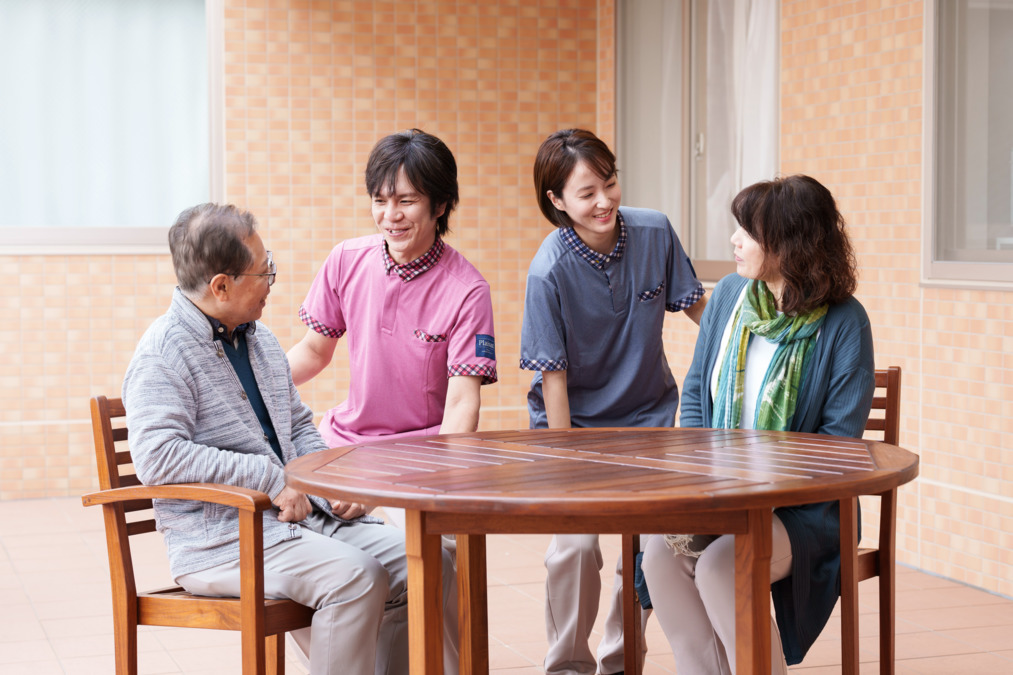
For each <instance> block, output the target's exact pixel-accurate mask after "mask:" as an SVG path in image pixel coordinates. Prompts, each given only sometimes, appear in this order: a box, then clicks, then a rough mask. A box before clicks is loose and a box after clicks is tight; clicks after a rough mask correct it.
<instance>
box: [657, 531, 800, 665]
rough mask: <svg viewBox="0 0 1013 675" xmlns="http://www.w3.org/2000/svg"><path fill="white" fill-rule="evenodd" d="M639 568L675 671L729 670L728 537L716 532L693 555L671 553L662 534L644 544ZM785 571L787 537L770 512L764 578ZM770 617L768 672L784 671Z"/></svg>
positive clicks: (731, 549) (731, 548) (731, 542)
mask: <svg viewBox="0 0 1013 675" xmlns="http://www.w3.org/2000/svg"><path fill="white" fill-rule="evenodd" d="M643 570H644V578H645V579H646V581H647V588H648V591H649V592H650V595H651V604H652V605H653V606H654V613H655V614H656V615H657V616H658V621H659V622H660V623H661V629H662V630H663V631H664V632H665V637H666V638H668V643H669V644H670V645H671V646H672V654H673V655H674V656H675V667H676V670H677V671H678V672H679V675H734V673H735V539H734V537H733V536H732V535H725V536H722V537H718V538H717V539H716V540H715V541H714V542H713V543H711V545H710V546H708V547H707V548H706V549H705V550H704V552H703V554H702V555H701V556H700V557H699V558H694V557H689V556H684V555H676V554H674V553H673V551H672V549H671V548H669V547H668V545H667V544H666V543H665V538H664V537H654V538H652V539H651V541H649V542H648V543H647V545H646V547H645V549H644V561H643ZM790 573H791V542H790V541H789V540H788V533H787V531H785V529H784V525H783V524H782V523H781V520H780V519H779V518H778V517H777V516H774V518H773V553H772V555H771V558H770V581H771V583H773V582H775V581H780V580H781V579H784V578H785V577H787V576H788V575H789V574H790ZM770 623H771V630H770V652H771V667H770V672H771V673H773V674H774V675H779V674H786V673H787V672H788V666H787V664H786V663H785V659H784V651H783V649H782V648H781V637H780V635H779V633H778V630H777V625H776V624H775V623H774V619H773V617H772V618H771V622H770Z"/></svg>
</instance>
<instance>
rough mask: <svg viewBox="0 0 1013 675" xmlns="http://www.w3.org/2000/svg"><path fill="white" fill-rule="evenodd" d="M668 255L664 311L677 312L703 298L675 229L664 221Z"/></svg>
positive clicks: (701, 288)
mask: <svg viewBox="0 0 1013 675" xmlns="http://www.w3.org/2000/svg"><path fill="white" fill-rule="evenodd" d="M665 223H666V224H667V225H668V236H669V239H670V241H669V246H670V253H669V258H668V289H667V295H666V296H665V309H666V310H668V311H669V312H679V311H682V310H684V309H687V308H689V307H692V306H693V305H695V304H696V302H697V300H699V299H700V298H702V297H703V295H704V290H703V284H701V283H700V281H699V280H698V279H697V278H696V270H694V269H693V263H692V262H690V259H689V256H688V255H686V251H685V250H684V249H683V248H682V242H681V241H679V236H678V235H677V234H676V233H675V228H673V227H672V224H671V223H670V222H668V220H667V219H666V221H665Z"/></svg>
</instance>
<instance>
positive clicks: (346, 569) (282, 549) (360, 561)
mask: <svg viewBox="0 0 1013 675" xmlns="http://www.w3.org/2000/svg"><path fill="white" fill-rule="evenodd" d="M300 530H301V536H300V537H299V538H296V539H291V540H288V541H284V542H282V543H280V544H278V545H276V546H271V547H270V548H267V549H264V594H265V595H266V596H267V597H271V598H291V599H292V600H295V601H296V602H299V603H301V604H304V605H307V606H309V607H313V608H315V609H316V613H315V614H314V615H313V624H312V626H311V627H310V628H304V629H301V630H298V631H293V632H292V633H291V634H290V637H291V638H292V640H290V641H289V644H293V643H294V646H296V647H297V650H296V654H297V656H299V657H300V659H301V660H303V662H304V663H305V662H306V655H307V654H308V657H309V658H308V661H309V665H310V672H311V673H312V675H338V674H342V675H344V674H346V673H347V674H353V675H394V674H397V675H401V674H407V673H408V568H407V562H406V560H405V544H404V534H403V533H401V532H399V531H398V530H396V529H395V528H392V527H389V526H387V525H375V524H364V523H356V524H351V525H343V526H341V527H338V526H337V521H335V520H334V519H332V518H329V517H327V516H324V515H322V514H320V513H317V512H314V513H312V514H311V515H310V517H309V518H307V519H306V520H304V521H303V522H302V523H300ZM176 581H177V583H179V584H180V585H181V586H183V588H185V589H186V590H187V591H189V592H191V593H195V594H199V595H212V596H238V595H239V561H238V560H237V561H235V562H231V563H227V564H225V565H219V566H218V567H213V568H211V569H208V570H202V571H200V572H194V573H192V574H186V575H183V576H181V577H180V578H179V579H177V580H176ZM443 603H444V636H445V638H444V648H443V654H444V672H445V673H448V674H450V675H457V671H458V652H457V639H458V638H457V636H458V630H457V585H456V580H455V576H454V568H453V563H452V561H451V558H450V554H449V553H447V552H444V554H443ZM300 652H301V653H300Z"/></svg>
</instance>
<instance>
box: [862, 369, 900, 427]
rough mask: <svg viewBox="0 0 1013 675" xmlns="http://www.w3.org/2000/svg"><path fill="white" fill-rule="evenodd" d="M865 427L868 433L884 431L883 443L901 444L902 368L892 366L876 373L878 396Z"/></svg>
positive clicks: (873, 401)
mask: <svg viewBox="0 0 1013 675" xmlns="http://www.w3.org/2000/svg"><path fill="white" fill-rule="evenodd" d="M877 411H882V413H879V414H875V415H873V414H870V415H869V421H868V423H866V425H865V430H866V431H882V432H883V442H884V443H889V444H890V445H897V443H898V442H900V367H899V366H890V367H889V368H883V369H879V370H877V371H876V394H875V396H874V397H873V399H872V412H873V413H877Z"/></svg>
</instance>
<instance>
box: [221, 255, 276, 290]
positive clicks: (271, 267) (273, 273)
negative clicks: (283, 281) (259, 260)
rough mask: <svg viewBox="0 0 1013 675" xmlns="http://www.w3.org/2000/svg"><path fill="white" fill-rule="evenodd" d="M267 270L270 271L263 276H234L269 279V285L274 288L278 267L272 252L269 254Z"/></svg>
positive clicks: (238, 275)
mask: <svg viewBox="0 0 1013 675" xmlns="http://www.w3.org/2000/svg"><path fill="white" fill-rule="evenodd" d="M267 269H268V270H269V271H267V272H263V273H261V274H247V273H245V272H244V273H243V274H233V275H232V276H234V277H267V285H268V286H274V278H275V277H276V276H277V275H278V266H277V265H275V264H274V254H273V253H272V252H271V251H268V252H267Z"/></svg>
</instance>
